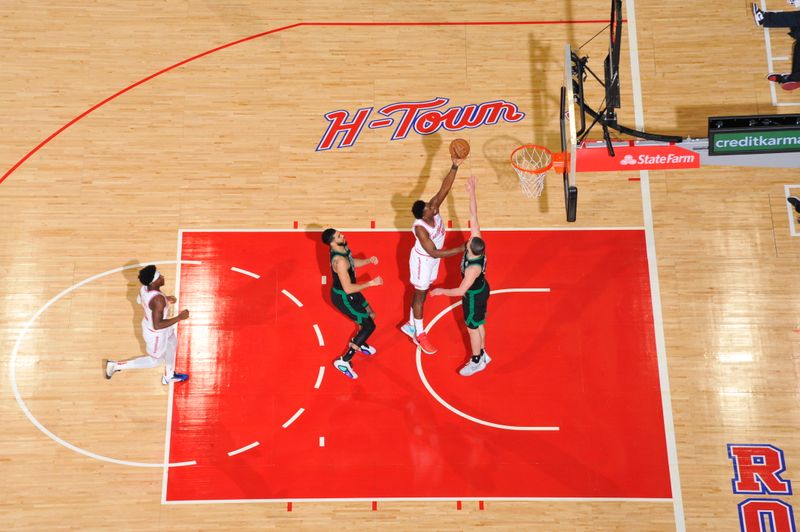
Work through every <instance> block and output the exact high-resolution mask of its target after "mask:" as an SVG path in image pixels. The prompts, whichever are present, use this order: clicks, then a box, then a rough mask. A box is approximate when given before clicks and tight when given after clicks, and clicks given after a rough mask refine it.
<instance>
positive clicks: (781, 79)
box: [767, 73, 792, 83]
mask: <svg viewBox="0 0 800 532" xmlns="http://www.w3.org/2000/svg"><path fill="white" fill-rule="evenodd" d="M790 76H791V74H774V73H773V74H770V75H768V76H767V79H768V80H770V81H771V82H773V83H786V82H787V81H792V80H791V79H789V77H790Z"/></svg>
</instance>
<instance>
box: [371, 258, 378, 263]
mask: <svg viewBox="0 0 800 532" xmlns="http://www.w3.org/2000/svg"><path fill="white" fill-rule="evenodd" d="M369 262H370V263H372V264H378V257H370V258H369Z"/></svg>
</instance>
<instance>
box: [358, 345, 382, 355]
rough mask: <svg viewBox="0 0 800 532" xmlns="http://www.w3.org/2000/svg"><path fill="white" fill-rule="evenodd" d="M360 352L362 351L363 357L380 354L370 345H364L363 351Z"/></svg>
mask: <svg viewBox="0 0 800 532" xmlns="http://www.w3.org/2000/svg"><path fill="white" fill-rule="evenodd" d="M359 351H361V354H362V355H370V356H372V355H374V354H375V353H377V352H378V350H377V349H375V347H373V346H371V345H368V344H364V345H362V346H361V349H359Z"/></svg>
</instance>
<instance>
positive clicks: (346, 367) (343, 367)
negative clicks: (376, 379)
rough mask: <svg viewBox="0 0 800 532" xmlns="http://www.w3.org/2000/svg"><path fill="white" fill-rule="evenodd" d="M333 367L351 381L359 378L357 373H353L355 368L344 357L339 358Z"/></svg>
mask: <svg viewBox="0 0 800 532" xmlns="http://www.w3.org/2000/svg"><path fill="white" fill-rule="evenodd" d="M333 367H334V368H336V369H338V370H339V371H341V372H342V373H344V374H345V376H346V377H349V378H351V379H357V378H358V375H357V374H356V372H355V371H353V366H351V365H350V362H347V361H346V360H345V359H343V358H342V357H339V358H337V359H336V360H334V361H333Z"/></svg>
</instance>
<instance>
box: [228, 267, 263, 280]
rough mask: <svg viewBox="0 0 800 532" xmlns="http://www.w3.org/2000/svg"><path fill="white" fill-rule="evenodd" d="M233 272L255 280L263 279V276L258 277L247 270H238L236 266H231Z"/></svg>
mask: <svg viewBox="0 0 800 532" xmlns="http://www.w3.org/2000/svg"><path fill="white" fill-rule="evenodd" d="M231 270H233V271H235V272H238V273H243V274H244V275H249V276H250V277H252V278H253V279H261V276H260V275H258V274H257V273H253V272H249V271H247V270H243V269H241V268H237V267H236V266H231Z"/></svg>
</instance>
